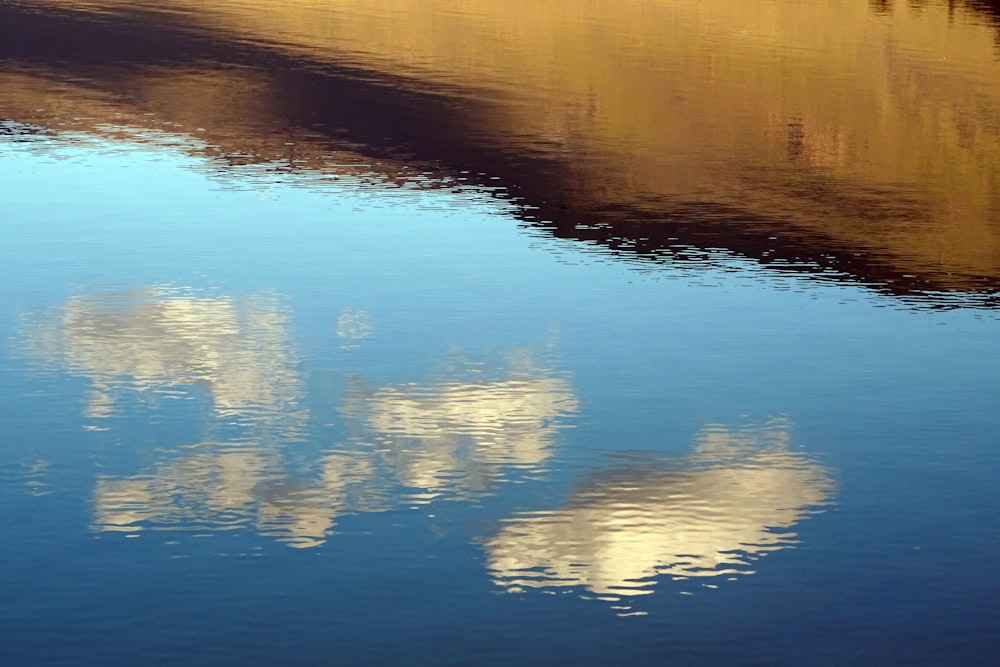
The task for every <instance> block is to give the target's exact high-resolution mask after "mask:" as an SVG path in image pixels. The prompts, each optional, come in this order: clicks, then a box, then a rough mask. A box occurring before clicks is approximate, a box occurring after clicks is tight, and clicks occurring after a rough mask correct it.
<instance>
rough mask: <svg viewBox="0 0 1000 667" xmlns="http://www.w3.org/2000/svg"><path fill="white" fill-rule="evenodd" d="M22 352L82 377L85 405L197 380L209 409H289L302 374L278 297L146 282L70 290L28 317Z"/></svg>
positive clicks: (95, 409)
mask: <svg viewBox="0 0 1000 667" xmlns="http://www.w3.org/2000/svg"><path fill="white" fill-rule="evenodd" d="M26 338H27V345H28V348H29V352H30V353H31V354H33V355H34V356H37V357H40V358H42V359H44V360H46V361H48V362H50V363H53V364H56V365H58V366H61V367H63V368H65V369H66V370H67V371H68V372H69V373H71V374H74V375H80V376H83V377H86V378H88V379H89V380H90V381H91V386H92V388H91V390H90V392H89V394H88V398H87V405H86V407H85V408H84V413H85V414H86V415H87V416H88V417H92V418H101V417H106V416H108V415H110V414H112V413H113V411H114V407H115V401H116V396H117V395H118V394H119V393H120V392H121V391H125V390H131V391H141V392H149V391H151V390H159V391H161V392H162V391H166V390H170V389H171V388H177V387H182V386H189V385H198V386H200V387H203V388H204V389H205V390H206V391H207V393H208V394H209V396H210V397H211V401H212V404H213V406H214V408H215V411H216V415H217V416H221V417H226V416H235V415H241V414H242V415H255V416H256V417H263V418H265V421H267V420H279V421H282V420H283V421H287V420H288V419H290V418H293V417H295V416H296V413H297V409H296V405H297V403H298V401H299V399H300V394H301V386H300V385H301V383H300V380H299V378H298V376H297V374H296V371H295V359H294V357H293V355H292V351H291V350H292V348H291V345H290V341H289V339H288V333H287V323H286V320H285V315H284V314H283V312H282V309H281V307H280V305H279V303H278V300H277V299H276V298H275V297H274V296H271V295H267V294H260V295H255V296H251V297H247V298H244V299H234V298H231V297H226V296H204V295H201V294H199V293H196V292H193V291H191V290H183V289H174V288H151V289H146V290H136V291H132V292H124V293H113V294H104V295H98V296H87V297H80V298H76V299H72V300H70V301H69V302H67V303H66V304H65V305H63V306H62V307H61V308H59V309H57V310H56V311H55V312H54V313H52V314H50V315H49V316H47V317H43V318H41V319H40V320H39V321H38V322H36V323H35V324H33V325H32V326H30V327H29V330H28V333H27V336H26Z"/></svg>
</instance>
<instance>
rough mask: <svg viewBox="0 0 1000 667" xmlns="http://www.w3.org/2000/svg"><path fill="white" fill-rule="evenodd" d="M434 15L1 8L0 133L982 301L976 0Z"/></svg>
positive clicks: (989, 228) (442, 5) (986, 51)
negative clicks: (493, 204)
mask: <svg viewBox="0 0 1000 667" xmlns="http://www.w3.org/2000/svg"><path fill="white" fill-rule="evenodd" d="M453 4H454V3H452V2H450V1H448V0H435V1H434V2H421V3H415V2H413V1H412V0H393V1H392V2H388V3H381V5H379V6H378V7H375V6H368V3H364V2H362V3H359V2H357V0H337V1H335V2H323V3H320V2H315V1H313V0H304V1H303V2H298V3H295V4H294V6H283V5H274V4H273V3H263V2H257V1H255V0H215V1H213V2H211V3H194V2H191V1H190V0H169V1H168V2H166V3H165V4H164V3H159V4H157V5H156V6H153V5H152V4H150V3H148V2H143V1H142V0H134V1H132V2H110V1H109V2H74V1H72V0H63V1H54V2H38V3H31V6H30V8H29V7H25V6H21V5H20V4H17V5H13V6H3V7H0V45H2V46H0V85H2V87H3V88H4V93H5V103H6V105H7V107H8V108H9V111H6V113H7V114H9V115H10V116H11V117H12V119H14V120H16V121H19V122H22V123H27V124H34V125H40V126H44V127H53V128H56V129H57V130H59V129H69V130H77V131H83V132H93V133H97V134H102V135H104V136H115V135H116V133H119V132H120V131H121V130H122V129H123V128H130V127H145V128H147V129H155V130H160V131H165V132H171V133H174V134H175V135H176V136H178V137H187V138H188V139H190V140H191V142H192V146H191V148H190V150H191V152H194V153H198V154H204V155H207V156H209V157H211V158H213V159H214V162H213V168H216V169H218V170H219V171H220V172H226V171H233V170H236V171H239V170H241V169H242V168H244V167H246V166H248V165H252V166H254V167H255V168H259V169H261V170H264V171H278V172H296V173H303V172H312V171H315V172H318V173H320V174H333V175H339V174H354V175H368V176H373V177H376V178H383V179H385V180H386V181H389V182H397V183H408V184H411V185H416V186H418V187H453V186H454V184H455V183H456V182H460V183H471V184H474V185H483V186H488V187H492V188H496V187H497V186H502V187H503V188H505V190H506V192H507V193H508V195H509V196H510V197H511V199H512V200H514V201H515V202H516V203H517V204H518V206H519V207H520V213H519V216H520V217H521V219H522V220H523V221H524V222H525V224H526V225H528V226H530V227H531V228H532V229H534V230H535V231H536V232H538V233H539V234H551V235H554V236H557V237H561V238H567V239H573V240H576V241H581V242H584V243H585V244H599V245H601V246H603V247H606V248H610V249H611V250H612V251H614V252H615V253H616V254H618V255H620V256H621V257H624V258H628V259H630V260H639V261H643V262H649V261H652V262H659V263H685V262H688V261H690V259H691V253H690V252H689V251H690V249H692V248H694V249H713V248H714V249H720V248H721V249H725V250H726V251H729V252H732V253H735V254H736V255H739V256H743V257H748V258H751V259H753V260H755V261H758V262H760V263H761V264H764V265H767V266H769V267H772V268H775V269H781V270H789V271H796V272H801V273H806V274H809V275H812V276H815V277H818V278H820V279H824V280H835V281H845V282H852V283H855V284H862V285H865V286H867V287H870V288H872V289H875V290H878V291H880V292H883V293H888V294H892V295H895V296H897V297H900V298H902V299H903V300H904V302H905V303H906V305H908V306H910V305H914V306H920V305H927V304H930V305H932V306H942V307H948V306H955V305H962V303H963V301H962V299H968V300H971V302H972V303H974V304H980V303H982V304H985V305H989V306H996V304H997V294H998V292H1000V262H998V259H997V257H998V254H997V252H996V250H997V248H998V247H1000V234H998V231H997V230H998V229H1000V227H998V221H1000V203H998V202H1000V197H998V191H1000V185H998V183H997V181H996V178H995V175H996V173H998V168H1000V149H998V147H1000V140H998V139H1000V136H998V129H997V128H998V127H1000V126H998V123H997V113H996V109H997V108H1000V97H997V91H1000V86H996V85H994V84H995V82H996V81H997V77H998V76H1000V69H998V67H1000V65H998V63H997V61H996V58H995V40H996V35H997V34H998V33H997V30H998V28H997V25H996V23H995V21H994V22H993V23H990V20H991V19H994V18H995V16H996V12H995V11H994V10H992V9H989V5H984V4H983V3H979V2H962V3H957V4H956V3H947V5H946V3H944V2H940V3H922V4H921V9H920V11H919V12H917V11H885V12H881V13H880V12H879V11H877V10H874V9H873V6H871V4H870V3H867V2H865V1H864V0H857V1H856V2H853V3H846V4H844V6H840V5H838V6H837V7H835V8H833V7H827V6H824V5H823V4H822V3H794V2H779V3H770V4H769V5H768V7H767V9H766V11H765V10H761V9H759V8H756V7H744V6H743V5H740V4H739V3H733V2H731V0H711V2H693V1H690V0H686V1H684V2H670V3H666V2H664V3H647V2H637V1H631V0H630V1H629V2H623V3H616V4H614V5H613V6H612V5H610V4H602V3H597V4H588V3H579V4H578V5H577V6H576V7H575V9H574V11H566V10H565V9H564V8H561V7H555V6H552V7H550V6H547V5H545V6H543V5H538V4H537V3H517V4H518V7H517V8H516V9H513V10H512V9H511V8H509V7H506V6H504V7H500V6H496V5H495V4H491V3H486V2H485V1H483V0H475V1H474V2H467V3H462V7H461V8H458V7H455V6H453ZM362 6H364V7H366V9H364V10H362V9H361V7H362ZM442 16H446V17H447V20H439V19H441V18H442ZM956 16H959V17H961V18H962V20H955V17H956ZM514 26H516V27H517V29H512V28H513V27H514ZM598 26H599V28H598ZM400 34H405V35H407V39H405V40H397V39H392V38H391V36H393V35H400ZM665 36H668V37H667V38H665ZM594 44H600V45H601V48H594ZM607 54H611V55H613V57H609V56H608V55H607ZM942 63H947V65H946V66H942ZM750 80H752V81H753V83H752V85H750V84H748V83H747V82H748V81H750Z"/></svg>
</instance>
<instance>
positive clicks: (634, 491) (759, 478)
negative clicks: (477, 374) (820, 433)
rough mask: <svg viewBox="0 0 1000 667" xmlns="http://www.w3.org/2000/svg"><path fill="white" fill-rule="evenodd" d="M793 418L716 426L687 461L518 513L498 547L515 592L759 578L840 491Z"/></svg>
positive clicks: (637, 469)
mask: <svg viewBox="0 0 1000 667" xmlns="http://www.w3.org/2000/svg"><path fill="white" fill-rule="evenodd" d="M789 428H790V425H789V423H788V422H787V420H784V419H780V420H775V421H772V422H770V423H768V424H766V425H764V426H757V427H746V428H740V429H727V428H723V427H706V428H705V429H704V430H703V431H702V433H701V434H700V435H699V436H698V439H697V446H696V448H695V452H694V454H693V455H691V456H690V457H689V458H688V460H687V461H685V463H684V464H683V465H675V466H670V467H668V468H665V467H663V466H656V467H651V466H650V465H648V464H647V465H636V466H627V467H623V468H620V469H616V470H613V471H610V472H607V473H605V474H602V475H600V476H598V477H596V478H595V479H594V480H592V482H591V483H590V484H589V485H588V486H586V487H585V488H584V489H582V490H581V491H579V492H577V493H576V494H575V495H574V496H573V497H572V498H571V499H570V501H569V503H568V504H567V505H566V506H565V507H563V508H560V509H557V510H553V511H551V512H532V513H528V514H526V515H524V516H522V517H520V518H517V519H514V520H512V521H511V522H510V523H509V524H507V525H506V526H505V527H504V528H503V529H502V530H501V531H500V532H499V533H498V534H496V535H495V536H494V537H492V538H491V539H490V540H488V541H487V543H486V550H487V552H488V554H489V568H490V570H491V571H492V573H493V577H494V579H495V580H496V581H497V582H498V583H500V584H502V585H504V586H507V587H508V588H510V589H513V590H518V589H519V588H526V587H527V588H549V587H558V586H583V587H586V588H588V589H590V590H591V591H594V592H595V593H598V594H601V595H608V596H629V595H639V594H643V593H649V592H651V590H650V587H651V586H652V583H653V582H652V581H651V579H652V578H653V577H656V576H659V575H669V576H672V577H675V578H687V577H716V576H720V575H734V574H737V573H744V574H746V573H750V572H752V570H751V569H750V568H751V567H752V562H753V561H754V560H756V559H757V558H759V557H760V556H762V555H764V554H766V553H767V552H769V551H774V550H778V549H782V548H785V547H787V546H789V545H791V544H794V543H795V533H794V532H793V531H792V530H790V529H791V527H792V526H794V525H795V524H796V523H797V522H798V521H800V520H801V519H803V518H804V517H806V516H807V515H808V514H809V513H810V511H811V510H812V509H813V508H815V507H816V506H818V505H822V504H824V503H826V502H827V501H828V500H829V498H830V495H831V492H832V485H831V482H830V479H829V476H828V474H827V471H826V470H825V469H823V468H821V467H820V466H818V465H816V464H814V463H811V462H810V461H809V460H808V459H807V458H806V457H805V456H804V455H802V454H797V453H793V452H790V451H788V447H787V444H788V437H789Z"/></svg>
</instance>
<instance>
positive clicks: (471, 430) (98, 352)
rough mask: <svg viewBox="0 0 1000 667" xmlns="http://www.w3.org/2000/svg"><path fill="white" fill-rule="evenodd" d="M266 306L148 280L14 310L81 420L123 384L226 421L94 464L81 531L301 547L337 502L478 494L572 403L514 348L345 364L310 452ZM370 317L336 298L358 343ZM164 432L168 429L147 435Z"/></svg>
mask: <svg viewBox="0 0 1000 667" xmlns="http://www.w3.org/2000/svg"><path fill="white" fill-rule="evenodd" d="M280 304H281V300H280V299H279V298H278V297H277V296H275V295H270V294H258V295H252V296H248V297H245V298H242V299H236V298H232V297H228V296H208V295H205V294H204V293H201V292H197V291H195V290H190V289H178V288H167V287H154V288H149V289H143V290H134V291H129V292H116V293H105V294H98V295H92V296H83V297H78V298H74V299H71V300H69V301H68V302H67V303H65V304H64V305H62V306H61V307H59V308H56V309H53V310H51V311H48V312H46V313H43V314H42V315H41V316H39V317H37V318H35V319H34V320H33V321H31V322H29V323H28V325H27V326H26V327H25V334H26V335H25V336H24V345H25V348H26V351H27V353H28V354H29V355H30V356H33V357H35V358H37V359H41V360H42V361H43V362H45V363H46V364H49V365H52V366H55V367H58V368H60V369H63V370H65V371H66V372H68V373H69V374H71V375H75V376H81V377H84V378H86V379H87V380H88V381H89V383H90V388H89V390H88V392H87V398H86V402H85V405H84V406H83V409H82V412H83V414H84V417H85V418H86V419H88V420H90V421H91V422H92V423H91V425H90V427H91V428H94V423H97V424H101V426H100V427H98V428H101V429H111V428H119V427H121V426H122V425H124V424H127V423H128V422H129V421H131V420H134V419H135V417H134V416H133V415H132V414H130V412H129V407H130V405H131V404H129V403H127V402H126V398H127V397H132V398H135V397H138V398H139V400H141V401H142V402H144V403H145V405H146V408H148V409H149V410H151V411H152V412H154V413H161V412H163V411H164V410H165V409H166V405H165V404H164V403H163V402H162V401H161V400H160V399H161V398H163V397H167V396H177V395H184V396H186V397H188V398H194V399H201V400H202V401H204V402H206V403H207V404H209V405H210V406H211V410H209V411H202V412H201V413H200V414H199V416H197V417H195V419H197V420H201V421H202V422H203V423H201V424H198V427H199V428H200V429H203V430H206V431H207V432H209V433H212V432H217V433H219V434H220V435H221V434H222V433H224V434H225V435H224V436H222V437H219V438H216V439H213V438H206V439H205V440H202V441H199V442H195V443H185V444H183V445H179V446H178V445H175V446H174V447H172V448H171V447H167V446H163V445H160V446H161V447H163V449H161V454H159V455H158V456H160V457H161V460H159V461H157V462H155V463H153V464H151V465H150V466H148V467H147V468H146V469H145V470H144V471H142V472H141V473H139V474H134V475H125V476H116V475H110V474H108V475H102V476H101V477H99V479H98V480H97V483H96V486H95V489H94V494H93V506H94V518H93V522H92V527H93V528H94V530H97V531H102V532H103V531H112V532H126V533H132V534H134V533H137V532H139V531H142V530H149V529H161V530H162V529H178V530H202V531H216V530H231V529H235V528H243V527H247V526H253V527H254V528H255V529H256V530H257V531H258V532H259V533H260V534H262V535H267V536H271V537H274V538H275V539H277V540H279V541H282V542H284V543H286V544H288V545H289V546H292V547H299V548H304V547H313V546H317V545H319V544H322V543H323V542H324V541H325V540H326V538H327V537H328V535H329V534H330V533H331V532H332V530H333V528H334V526H335V524H336V521H337V517H339V516H341V515H343V514H344V513H347V512H361V511H379V510H383V509H386V508H387V507H389V506H391V505H392V504H393V503H395V504H402V503H412V502H413V501H414V500H420V499H427V498H432V497H436V496H439V495H447V496H450V497H454V498H461V497H467V496H468V495H469V494H471V493H482V492H488V491H489V490H490V489H491V487H492V486H493V485H494V484H495V483H497V482H498V481H500V480H501V479H502V477H503V475H504V471H505V470H506V469H509V468H513V467H520V468H525V467H527V468H535V467H537V466H538V465H539V464H540V463H542V462H543V461H544V460H545V459H546V458H547V457H548V456H549V455H550V453H551V451H552V447H553V444H554V440H555V437H556V434H557V432H558V430H559V429H560V428H561V427H562V425H563V424H562V421H563V418H565V417H566V416H568V415H570V414H572V413H574V412H575V410H576V399H575V397H574V395H573V392H572V389H571V387H570V385H569V383H568V381H567V380H566V379H565V378H563V377H560V376H558V375H557V374H555V373H554V372H552V371H551V370H548V369H546V368H544V367H541V366H538V365H537V364H535V361H534V359H535V356H536V355H535V354H534V353H533V352H532V351H531V350H517V351H515V352H512V353H510V354H508V355H507V356H506V357H504V358H503V359H502V360H501V361H500V363H499V364H497V365H496V367H495V368H492V370H491V371H490V372H485V371H484V368H483V366H482V365H481V364H479V365H476V364H473V365H471V366H470V365H463V366H462V367H461V370H459V371H457V372H452V373H448V374H446V376H445V377H443V378H439V379H437V380H436V381H432V382H411V383H407V384H389V385H384V386H381V387H376V388H374V389H366V388H365V387H367V386H368V383H367V382H366V381H365V380H364V379H363V378H360V377H352V376H349V377H347V378H345V384H346V386H347V388H348V391H347V394H346V396H345V398H344V399H343V401H342V402H341V404H340V406H339V412H340V413H341V415H342V416H344V418H345V419H344V424H343V425H344V426H346V427H347V428H348V430H349V433H347V434H346V440H345V441H343V442H334V443H331V444H330V445H329V446H326V447H324V448H321V449H320V448H317V449H313V450H311V451H310V450H309V447H311V446H315V442H314V441H313V440H312V439H311V438H310V437H308V436H306V432H307V429H308V427H309V414H308V412H307V411H306V410H305V409H304V408H303V405H304V404H305V398H306V397H305V388H304V383H303V381H302V379H301V378H300V375H299V371H298V361H297V358H296V355H295V353H294V348H293V345H292V343H291V340H290V335H289V331H288V322H287V318H286V316H285V315H284V313H283V310H282V308H281V305H280ZM373 328H374V327H373V324H372V318H371V316H370V315H369V314H368V313H367V312H365V311H362V310H345V311H342V312H341V314H340V316H339V317H338V318H337V322H336V336H337V339H338V340H340V341H341V342H342V344H343V342H345V341H346V342H347V343H350V344H357V343H359V342H360V341H363V340H364V339H365V338H367V337H368V336H369V335H370V334H371V333H372V331H373ZM487 376H488V377H487ZM185 387H186V388H187V389H180V388H185ZM194 387H200V388H201V391H197V390H193V388H194ZM330 407H331V409H332V407H333V406H330ZM185 414H186V415H187V416H186V417H182V419H186V420H190V419H191V418H192V417H191V416H190V413H185ZM139 418H140V419H141V418H142V417H139ZM164 423H166V424H168V425H182V424H181V422H177V421H174V422H171V421H170V419H169V418H168V419H165V420H164ZM170 435H171V428H170V427H168V428H167V429H166V430H165V431H163V435H162V437H167V438H169V437H170ZM293 462H294V464H293ZM392 495H395V496H396V499H395V501H393V500H391V496H392Z"/></svg>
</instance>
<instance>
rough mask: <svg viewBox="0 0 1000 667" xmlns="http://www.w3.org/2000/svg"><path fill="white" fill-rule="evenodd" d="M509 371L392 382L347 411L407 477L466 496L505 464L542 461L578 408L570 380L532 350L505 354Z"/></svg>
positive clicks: (434, 490) (411, 482)
mask: <svg viewBox="0 0 1000 667" xmlns="http://www.w3.org/2000/svg"><path fill="white" fill-rule="evenodd" d="M503 366H504V368H503V373H504V374H505V375H504V376H503V377H500V378H496V379H485V378H483V377H482V369H480V368H475V367H470V368H468V369H466V370H464V371H462V372H461V373H460V374H459V375H460V377H450V378H448V379H445V380H441V381H439V382H436V383H431V384H422V383H410V384H404V385H396V386H386V387H381V388H379V389H376V390H375V391H372V392H369V393H368V394H367V395H365V396H364V397H362V398H361V400H358V398H357V397H355V398H354V399H353V400H351V401H350V402H349V403H347V404H345V408H344V410H343V412H344V414H345V415H347V416H348V417H349V418H350V419H352V420H353V421H354V422H356V423H360V424H362V425H363V428H364V429H365V430H366V431H367V432H368V433H369V434H370V437H371V438H372V439H373V441H374V443H375V444H376V447H377V448H378V449H379V450H380V451H381V452H382V453H383V455H384V456H385V457H386V458H387V459H388V460H389V461H390V462H391V465H392V468H393V470H394V474H395V476H396V478H397V479H398V480H399V482H400V483H402V484H403V485H405V486H407V487H413V488H416V489H419V490H421V491H425V492H427V494H428V497H433V496H435V495H438V494H440V493H444V492H447V493H451V494H456V495H459V496H462V495H466V494H468V493H472V492H476V491H482V490H483V489H485V488H487V487H488V486H489V484H490V483H491V481H493V480H495V479H497V478H498V477H499V476H500V475H501V470H502V468H503V467H519V468H529V469H530V468H537V467H538V466H539V464H541V463H542V462H543V461H545V459H547V458H548V457H549V455H550V454H551V451H552V447H553V443H554V441H555V438H556V435H557V433H558V432H559V430H560V429H561V428H563V427H564V426H565V419H566V418H567V417H568V416H570V415H572V414H574V413H575V412H576V410H577V401H576V397H575V395H574V394H573V390H572V388H571V387H570V385H569V382H568V381H567V380H566V379H565V378H563V377H559V376H555V375H553V374H552V372H551V371H549V370H547V369H544V368H542V367H539V366H537V365H535V362H534V359H533V356H532V354H531V353H530V352H526V351H522V352H520V353H515V354H512V355H510V356H509V358H508V359H507V360H506V361H505V363H504V365H503Z"/></svg>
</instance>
